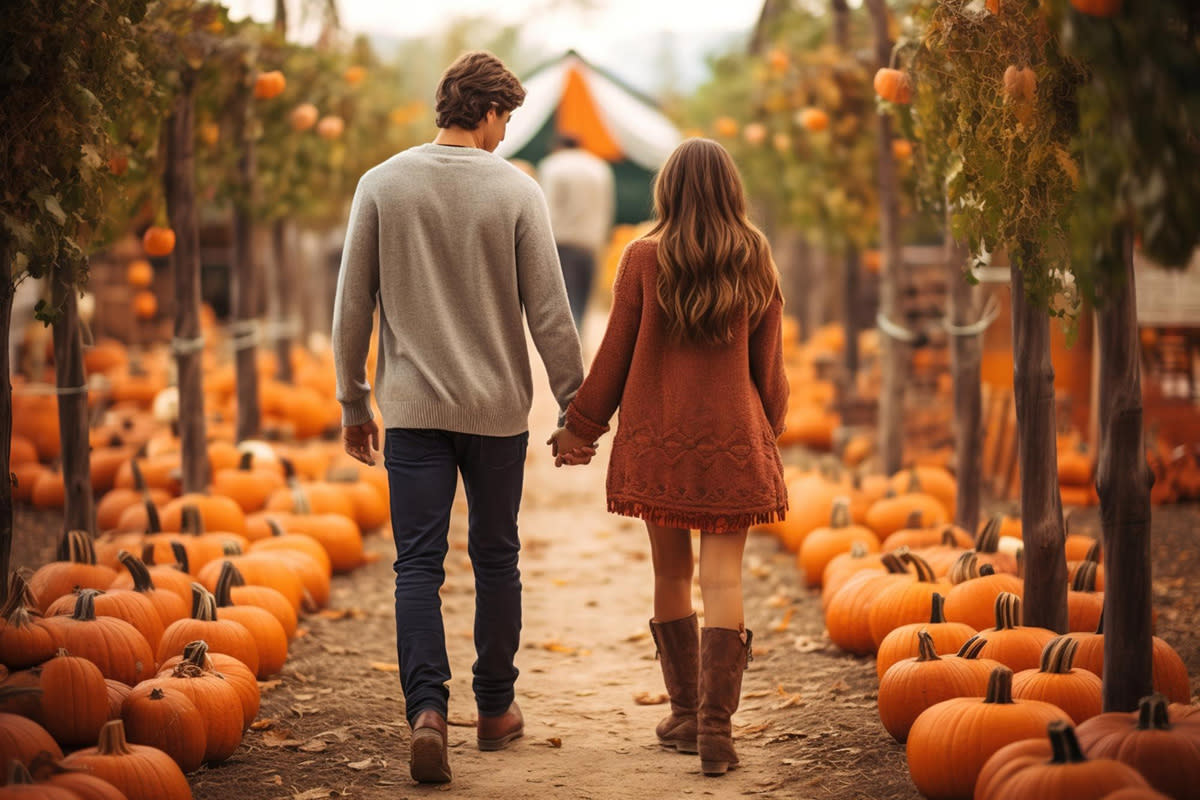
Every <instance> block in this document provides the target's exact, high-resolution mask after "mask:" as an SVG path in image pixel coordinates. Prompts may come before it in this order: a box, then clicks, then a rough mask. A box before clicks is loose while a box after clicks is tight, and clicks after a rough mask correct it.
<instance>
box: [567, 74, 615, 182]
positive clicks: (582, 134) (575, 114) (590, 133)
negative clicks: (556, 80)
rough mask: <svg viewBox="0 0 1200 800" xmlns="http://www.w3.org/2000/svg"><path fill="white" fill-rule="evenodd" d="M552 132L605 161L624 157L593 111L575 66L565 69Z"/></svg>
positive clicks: (593, 108)
mask: <svg viewBox="0 0 1200 800" xmlns="http://www.w3.org/2000/svg"><path fill="white" fill-rule="evenodd" d="M555 128H556V130H557V131H558V132H559V133H569V134H571V135H572V136H574V137H575V138H576V139H578V140H579V142H580V144H582V145H583V148H584V149H585V150H590V151H591V152H593V153H595V154H596V155H598V156H600V158H603V159H604V160H606V161H620V160H622V159H623V158H624V157H625V154H624V153H623V152H622V151H621V146H620V145H619V144H617V143H616V141H615V140H614V139H613V138H612V135H611V134H609V132H608V129H607V128H605V127H604V123H603V122H602V121H601V120H600V114H599V113H598V112H597V111H596V103H595V101H594V100H593V99H592V93H591V92H590V91H588V88H587V83H586V82H585V81H584V79H583V75H581V74H580V72H579V68H578V67H577V66H570V67H568V68H567V80H566V86H565V87H564V88H563V95H562V101H561V102H560V103H559V106H558V117H557V120H556V121H555Z"/></svg>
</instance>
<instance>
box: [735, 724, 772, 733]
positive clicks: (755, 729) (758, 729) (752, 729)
mask: <svg viewBox="0 0 1200 800" xmlns="http://www.w3.org/2000/svg"><path fill="white" fill-rule="evenodd" d="M734 727H736V728H737V730H738V735H739V736H757V735H758V734H760V733H762V732H763V731H765V730H766V729H767V728H769V727H771V723H769V722H764V723H762V724H761V725H745V726H742V725H735V726H734Z"/></svg>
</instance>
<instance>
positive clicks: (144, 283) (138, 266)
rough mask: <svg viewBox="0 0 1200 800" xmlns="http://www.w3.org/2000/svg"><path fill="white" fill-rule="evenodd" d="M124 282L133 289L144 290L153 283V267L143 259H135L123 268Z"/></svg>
mask: <svg viewBox="0 0 1200 800" xmlns="http://www.w3.org/2000/svg"><path fill="white" fill-rule="evenodd" d="M125 282H126V283H128V284H129V285H130V286H132V287H133V288H134V289H146V288H149V287H150V285H151V284H152V283H154V267H153V266H152V265H151V264H150V262H149V261H147V260H146V259H144V258H135V259H134V260H133V261H130V262H129V266H127V267H126V268H125Z"/></svg>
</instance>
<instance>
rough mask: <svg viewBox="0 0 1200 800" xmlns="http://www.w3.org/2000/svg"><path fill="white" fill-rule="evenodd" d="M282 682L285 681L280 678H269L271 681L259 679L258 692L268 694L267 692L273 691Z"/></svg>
mask: <svg viewBox="0 0 1200 800" xmlns="http://www.w3.org/2000/svg"><path fill="white" fill-rule="evenodd" d="M282 683H283V681H282V680H280V679H279V678H275V679H274V680H269V681H259V682H258V693H259V694H266V693H267V692H269V691H271V690H272V689H277V688H279V686H280V684H282Z"/></svg>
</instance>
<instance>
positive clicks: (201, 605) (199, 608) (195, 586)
mask: <svg viewBox="0 0 1200 800" xmlns="http://www.w3.org/2000/svg"><path fill="white" fill-rule="evenodd" d="M216 618H217V601H216V599H215V598H214V597H213V596H212V593H211V592H209V591H208V589H205V588H204V587H203V586H201V585H200V584H199V583H196V582H195V581H192V619H198V620H201V621H204V622H213V621H214V620H216Z"/></svg>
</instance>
